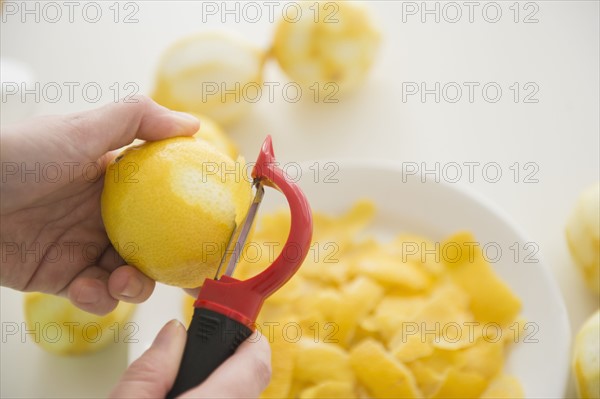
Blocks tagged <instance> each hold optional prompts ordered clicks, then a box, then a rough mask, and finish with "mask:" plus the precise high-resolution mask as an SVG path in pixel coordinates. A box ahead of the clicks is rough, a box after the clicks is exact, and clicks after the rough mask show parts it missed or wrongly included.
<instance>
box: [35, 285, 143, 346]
mask: <svg viewBox="0 0 600 399" xmlns="http://www.w3.org/2000/svg"><path fill="white" fill-rule="evenodd" d="M134 309H135V305H133V304H130V303H125V302H119V305H117V307H116V309H115V310H113V311H112V312H110V313H109V314H107V315H105V316H97V315H94V314H91V313H88V312H85V311H83V310H81V309H79V308H77V307H76V306H75V305H73V304H72V303H71V302H69V300H68V299H65V298H61V297H58V296H55V295H48V294H42V293H39V292H33V293H27V294H25V297H24V310H25V321H26V323H27V329H28V330H29V331H36V334H37V336H36V339H35V342H36V343H37V344H39V345H40V346H41V347H42V348H44V349H45V350H47V351H48V352H52V353H56V354H59V355H80V354H84V353H92V352H96V351H98V350H100V349H102V348H104V347H106V346H107V345H109V344H110V343H111V342H115V343H117V342H124V338H125V336H126V333H127V331H126V326H125V323H127V322H128V321H129V319H130V318H131V315H132V314H133V311H134Z"/></svg>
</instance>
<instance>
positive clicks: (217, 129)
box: [194, 114, 239, 159]
mask: <svg viewBox="0 0 600 399" xmlns="http://www.w3.org/2000/svg"><path fill="white" fill-rule="evenodd" d="M195 116H196V117H197V118H198V119H200V129H198V131H197V132H196V134H194V137H197V138H200V139H202V140H206V141H208V142H209V143H210V144H212V145H213V146H215V148H216V149H217V150H219V151H221V152H222V153H223V154H227V155H229V156H230V157H231V158H232V159H236V158H237V156H238V154H239V152H238V149H237V146H236V145H235V143H234V142H233V140H231V139H230V138H229V137H228V136H227V134H226V133H225V131H224V130H223V128H222V127H221V126H219V124H218V123H217V122H215V121H213V120H212V119H210V118H209V117H207V116H204V115H198V114H196V115H195Z"/></svg>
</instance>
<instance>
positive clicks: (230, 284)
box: [194, 136, 312, 326]
mask: <svg viewBox="0 0 600 399" xmlns="http://www.w3.org/2000/svg"><path fill="white" fill-rule="evenodd" d="M252 177H254V178H255V179H261V180H262V181H263V182H264V184H265V185H268V186H270V187H273V188H275V189H277V190H279V191H281V192H282V193H283V195H284V196H285V198H286V199H287V202H288V204H289V207H290V216H291V225H290V232H289V235H288V238H287V241H286V243H285V245H284V246H283V249H282V251H281V253H280V254H279V256H278V257H277V259H275V261H274V262H273V263H272V264H271V265H270V266H269V267H267V268H266V269H265V270H263V271H262V272H261V273H260V274H258V275H256V276H254V277H252V278H250V279H248V280H244V281H240V280H237V279H235V278H232V277H228V276H223V277H221V279H219V280H206V281H205V282H204V285H203V286H202V290H201V291H200V294H199V295H198V299H197V300H196V303H195V304H194V306H195V307H197V308H200V307H203V308H207V309H211V310H214V311H216V312H219V313H222V314H225V315H227V316H229V317H231V318H232V319H234V320H237V321H239V322H240V323H242V324H245V325H249V326H251V325H253V324H254V321H255V320H256V316H257V315H258V312H259V311H260V308H261V306H262V304H263V302H264V300H265V299H266V298H267V297H268V296H269V295H271V294H272V293H273V292H275V291H276V290H277V289H278V288H279V287H281V286H282V285H283V284H285V283H286V282H287V281H288V280H289V279H290V278H291V277H292V276H293V275H294V273H295V272H296V270H298V268H299V267H300V265H301V264H302V262H303V261H304V258H306V255H307V254H308V250H309V249H310V241H311V239H312V214H311V211H310V206H309V204H308V200H307V199H306V197H305V195H304V193H303V192H302V191H301V190H300V188H299V187H298V186H297V185H296V184H295V183H293V182H290V181H288V180H287V179H286V177H285V175H284V173H283V171H282V170H281V168H279V167H278V166H277V161H276V160H275V155H274V154H273V144H272V142H271V136H267V138H266V140H265V142H264V143H263V146H262V149H261V151H260V154H259V156H258V159H257V161H256V164H255V165H254V168H253V170H252Z"/></svg>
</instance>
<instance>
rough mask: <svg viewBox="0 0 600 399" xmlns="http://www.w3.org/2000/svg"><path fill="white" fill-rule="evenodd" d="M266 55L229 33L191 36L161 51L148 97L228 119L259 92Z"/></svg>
mask: <svg viewBox="0 0 600 399" xmlns="http://www.w3.org/2000/svg"><path fill="white" fill-rule="evenodd" d="M264 61H265V53H264V52H263V51H262V50H260V49H258V48H256V47H254V46H253V45H252V44H250V43H248V42H247V41H245V40H244V39H243V38H240V37H237V36H234V35H232V34H226V33H224V32H223V33H221V32H207V33H201V34H198V35H195V36H190V37H187V38H185V39H182V40H180V41H178V42H177V43H175V44H174V45H173V46H171V47H170V48H168V49H167V50H166V51H165V53H164V55H163V56H162V58H161V61H160V63H159V66H158V72H157V77H156V88H155V91H154V95H153V96H152V97H153V98H154V100H155V101H156V102H158V103H159V104H162V105H164V106H165V107H167V108H171V109H175V110H178V111H184V112H190V113H201V114H205V115H208V116H209V117H211V118H213V119H214V120H215V121H217V122H218V123H221V124H228V123H232V122H235V121H237V120H239V119H240V118H241V117H242V116H244V115H245V114H246V113H247V112H248V111H249V109H250V106H251V105H252V101H255V100H254V99H255V97H256V94H257V93H258V94H259V95H260V90H261V88H260V84H261V82H262V76H261V75H262V67H263V64H264ZM248 100H250V101H248Z"/></svg>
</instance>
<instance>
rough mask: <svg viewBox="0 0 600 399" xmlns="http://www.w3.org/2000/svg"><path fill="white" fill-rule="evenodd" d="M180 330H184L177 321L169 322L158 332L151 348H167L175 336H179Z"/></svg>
mask: <svg viewBox="0 0 600 399" xmlns="http://www.w3.org/2000/svg"><path fill="white" fill-rule="evenodd" d="M180 329H181V330H185V329H184V328H183V324H181V323H180V322H179V320H176V319H173V320H171V321H170V322H168V323H167V324H165V326H164V327H163V328H162V329H161V330H160V332H159V333H158V335H157V336H156V338H155V339H154V342H153V343H152V346H154V347H157V348H161V347H167V346H168V345H169V344H170V343H171V342H173V340H174V339H175V337H176V336H177V334H179V330H180Z"/></svg>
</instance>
